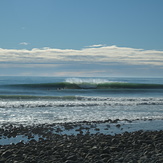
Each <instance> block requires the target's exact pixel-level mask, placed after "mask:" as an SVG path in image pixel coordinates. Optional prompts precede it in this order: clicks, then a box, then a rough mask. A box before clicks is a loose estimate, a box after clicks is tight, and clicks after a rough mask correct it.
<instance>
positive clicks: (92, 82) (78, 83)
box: [10, 78, 163, 89]
mask: <svg viewBox="0 0 163 163" xmlns="http://www.w3.org/2000/svg"><path fill="white" fill-rule="evenodd" d="M10 86H12V87H21V88H32V89H34V88H41V89H163V84H143V83H127V82H117V81H109V80H106V79H80V78H67V79H66V80H65V81H64V82H58V83H38V84H15V85H10Z"/></svg>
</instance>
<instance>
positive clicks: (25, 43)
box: [19, 42, 29, 45]
mask: <svg viewBox="0 0 163 163" xmlns="http://www.w3.org/2000/svg"><path fill="white" fill-rule="evenodd" d="M19 44H20V45H29V43H28V42H21V43H19Z"/></svg>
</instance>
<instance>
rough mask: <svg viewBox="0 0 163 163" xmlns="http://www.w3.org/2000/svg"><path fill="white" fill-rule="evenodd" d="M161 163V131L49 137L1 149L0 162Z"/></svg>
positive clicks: (162, 154)
mask: <svg viewBox="0 0 163 163" xmlns="http://www.w3.org/2000/svg"><path fill="white" fill-rule="evenodd" d="M46 162H47V163H51V162H53V163H120V162H124V163H127V162H129V163H132V162H133V163H162V162H163V131H146V132H144V131H137V132H133V133H128V132H125V133H123V134H119V135H114V136H111V135H104V134H94V135H91V134H85V135H83V134H77V135H76V136H74V135H69V136H68V135H59V134H50V135H49V136H48V137H46V139H43V138H40V139H39V141H36V140H34V139H32V140H30V141H29V142H28V143H23V142H19V143H17V144H11V145H3V146H2V145H1V146H0V163H46Z"/></svg>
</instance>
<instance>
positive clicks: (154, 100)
mask: <svg viewBox="0 0 163 163" xmlns="http://www.w3.org/2000/svg"><path fill="white" fill-rule="evenodd" d="M107 119H111V120H115V119H119V120H124V119H128V120H138V119H139V120H144V119H146V120H151V119H152V120H162V119H163V78H136V77H135V78H128V77H101V78H100V77H94V78H88V77H81V78H78V77H71V78H70V77H2V76H1V77H0V125H3V124H6V123H11V124H23V125H33V124H36V125H37V124H51V123H65V122H80V121H104V120H107Z"/></svg>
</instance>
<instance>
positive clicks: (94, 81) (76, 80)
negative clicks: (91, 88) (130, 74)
mask: <svg viewBox="0 0 163 163" xmlns="http://www.w3.org/2000/svg"><path fill="white" fill-rule="evenodd" d="M65 81H66V82H68V83H73V84H82V83H90V84H101V83H111V82H113V81H109V80H106V79H81V78H67V79H66V80H65Z"/></svg>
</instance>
